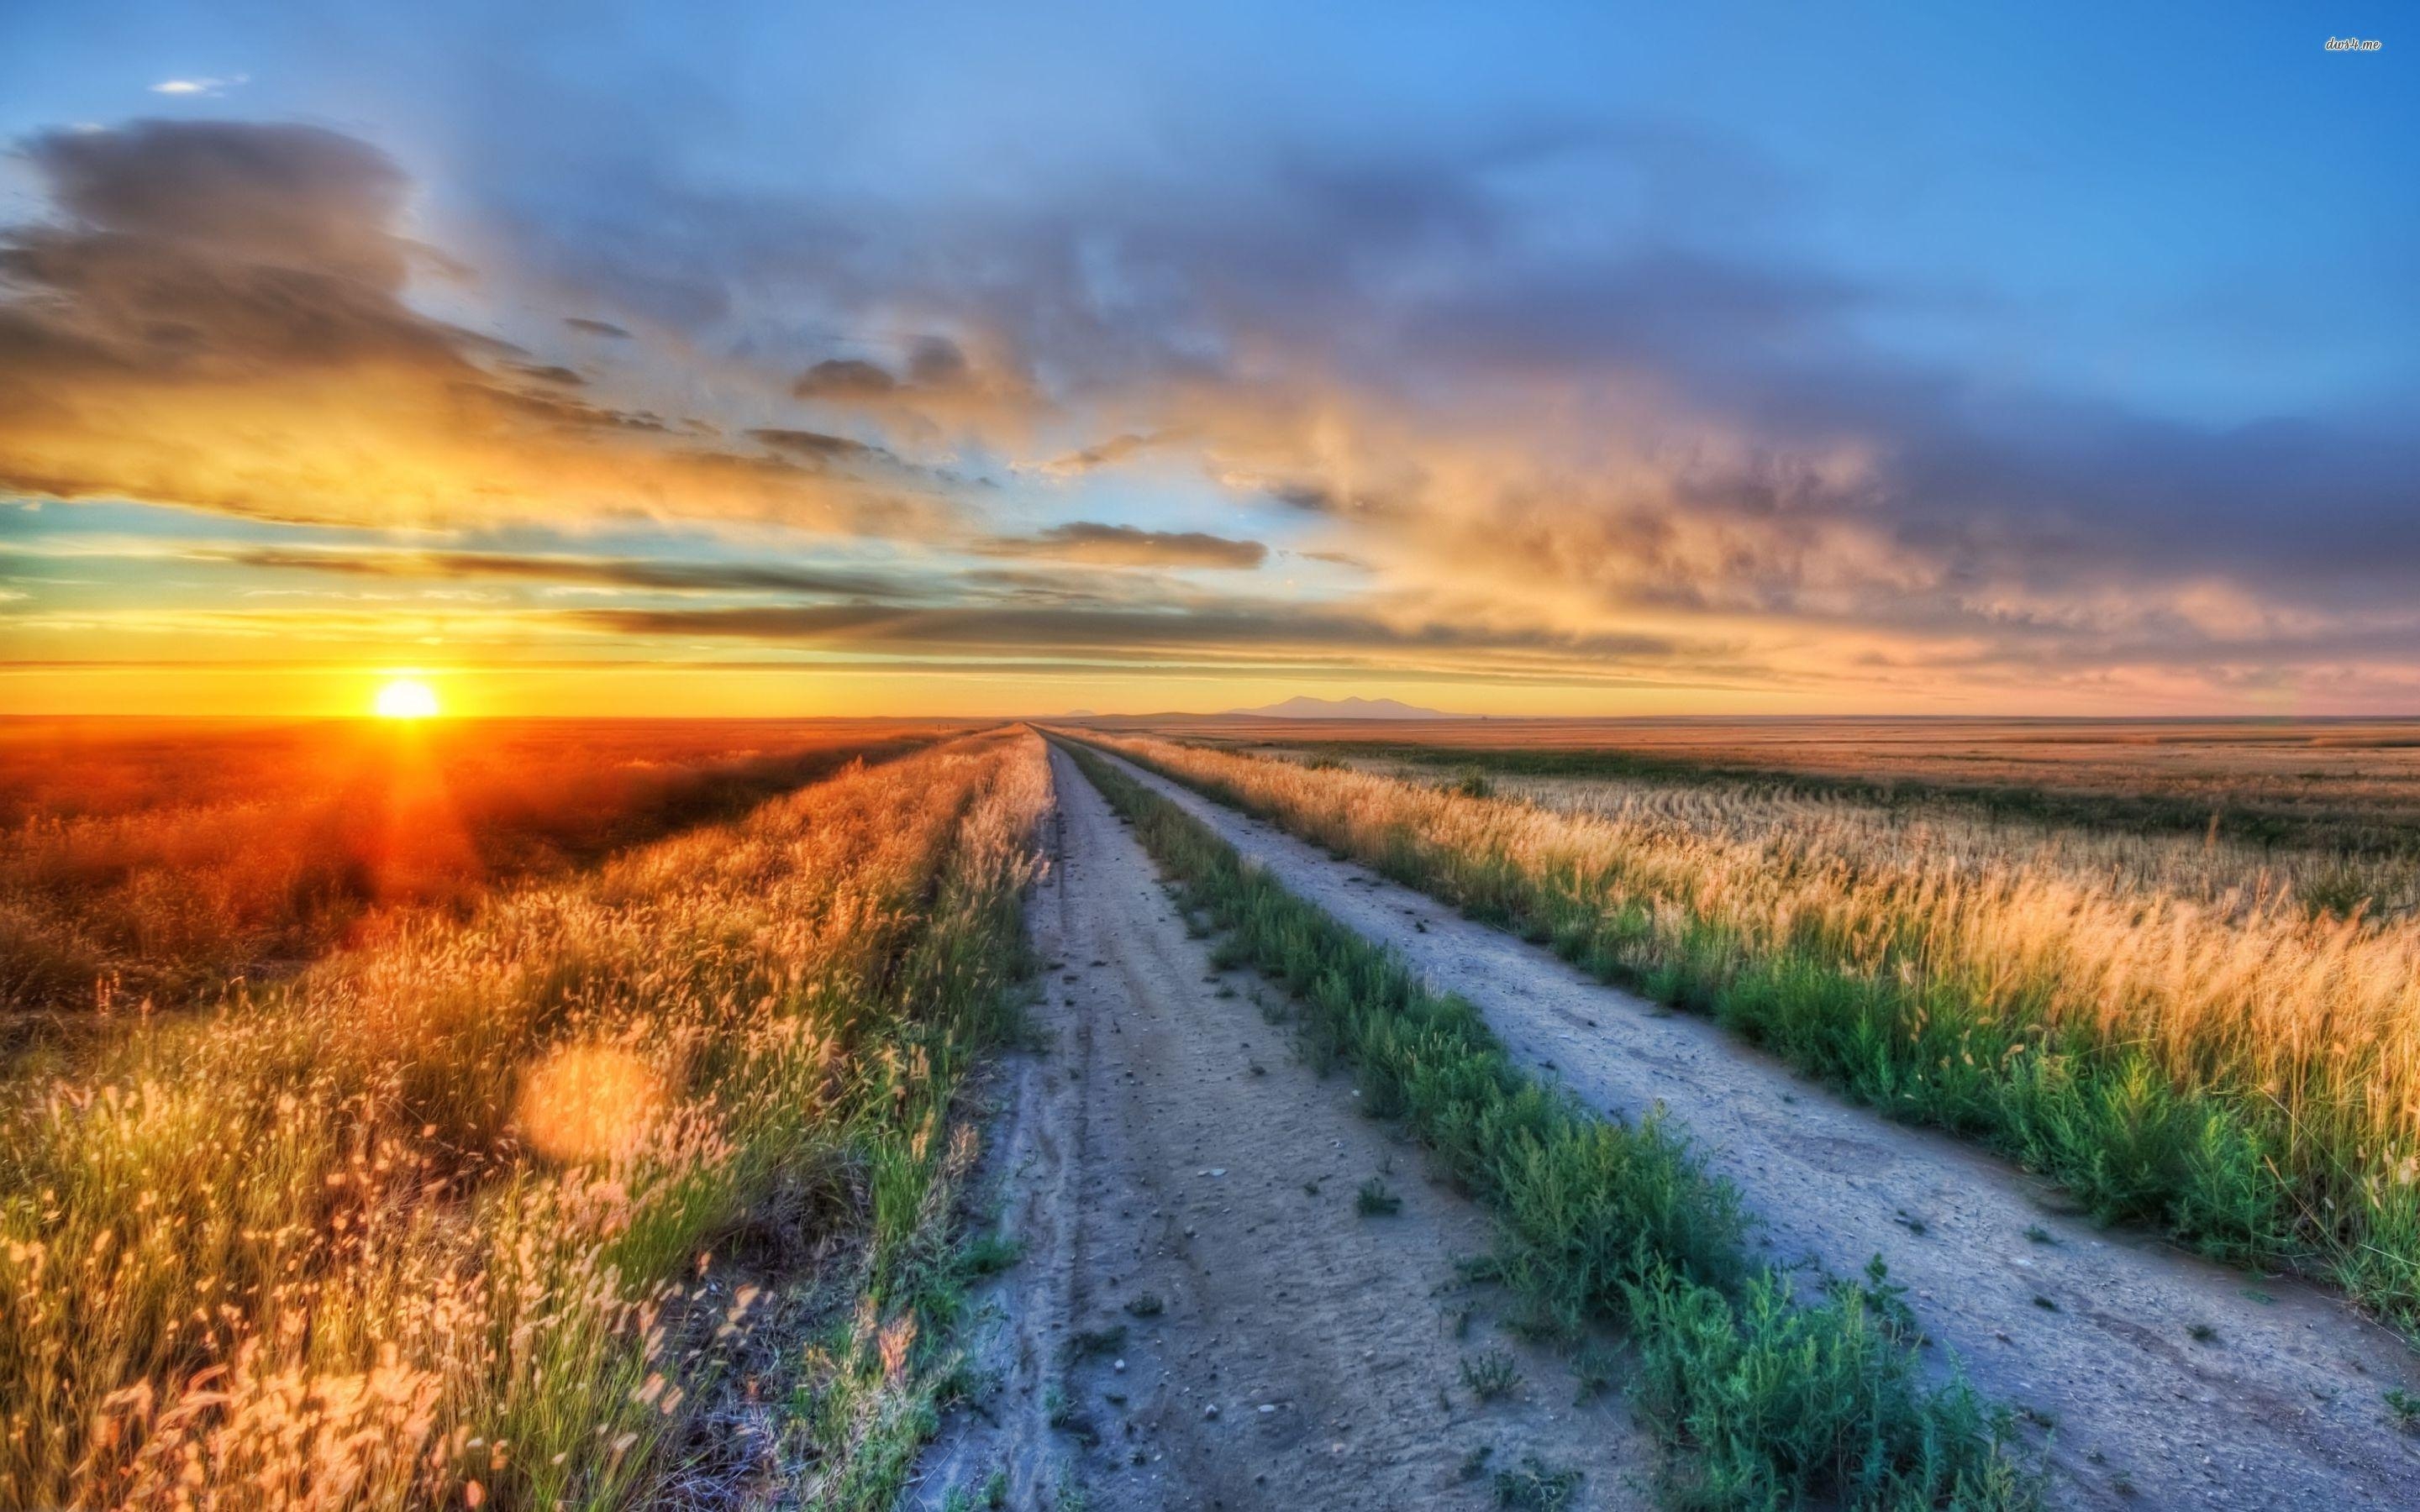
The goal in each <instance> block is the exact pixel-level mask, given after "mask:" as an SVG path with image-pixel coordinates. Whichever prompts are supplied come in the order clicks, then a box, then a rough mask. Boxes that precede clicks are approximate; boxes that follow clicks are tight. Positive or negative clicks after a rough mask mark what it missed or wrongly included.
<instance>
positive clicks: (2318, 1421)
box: [0, 719, 2420, 1512]
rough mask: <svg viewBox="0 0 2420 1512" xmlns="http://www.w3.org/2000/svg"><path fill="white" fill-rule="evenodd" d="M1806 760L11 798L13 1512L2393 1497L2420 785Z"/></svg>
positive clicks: (779, 754)
mask: <svg viewBox="0 0 2420 1512" xmlns="http://www.w3.org/2000/svg"><path fill="white" fill-rule="evenodd" d="M1622 728H1623V729H1628V728H1630V727H1622ZM1676 728H1677V727H1676ZM1825 728H1826V729H1827V731H1828V732H1829V733H1826V734H1825V735H1824V736H1823V738H1822V739H1821V740H1816V739H1813V738H1811V737H1810V738H1802V739H1798V740H1794V741H1786V740H1776V739H1772V738H1769V737H1768V735H1767V734H1766V733H1764V731H1763V730H1762V728H1761V727H1758V728H1756V729H1751V730H1748V731H1746V732H1745V733H1742V732H1741V731H1739V730H1731V731H1728V732H1726V733H1722V734H1721V736H1720V740H1721V742H1722V743H1721V744H1719V745H1718V746H1717V745H1708V746H1702V747H1701V746H1699V745H1695V744H1689V745H1685V746H1681V745H1674V744H1672V743H1671V742H1679V741H1683V734H1682V733H1676V732H1675V731H1665V732H1662V737H1663V738H1665V740H1666V743H1665V744H1661V745H1658V744H1655V743H1654V742H1652V741H1651V742H1646V743H1644V744H1643V745H1642V747H1641V748H1632V747H1629V746H1624V745H1615V744H1607V743H1606V742H1607V741H1608V740H1610V739H1611V738H1612V736H1611V734H1609V733H1608V732H1609V731H1611V730H1613V727H1610V726H1606V725H1584V726H1582V725H1575V726H1552V725H1544V724H1542V725H1537V726H1534V727H1533V726H1527V725H1525V726H1521V727H1519V728H1516V729H1512V730H1511V731H1510V733H1507V730H1506V727H1505V726H1504V725H1503V724H1502V723H1499V722H1494V721H1490V722H1488V723H1487V724H1485V725H1484V726H1481V725H1478V724H1453V725H1439V726H1435V727H1431V726H1427V725H1421V726H1416V727H1403V728H1398V727H1394V726H1385V727H1377V726H1371V725H1366V724H1365V725H1354V726H1341V725H1340V726H1306V725H1280V724H1278V723H1276V722H1258V723H1244V722H1239V721H1234V720H1220V719H1213V720H1202V721H1189V722H1184V723H1174V722H1171V723H1168V724H1166V725H1165V726H1164V727H1162V728H1156V729H1152V730H1147V731H1145V730H1137V729H1135V728H1132V727H1130V726H1128V727H1114V728H1113V727H1111V725H1110V722H1108V721H1099V722H1095V723H1094V724H1091V725H1088V726H1082V727H1076V726H1061V725H1055V724H1054V725H1050V726H1047V727H1038V728H1036V727H1026V726H1016V725H1012V726H1005V727H988V728H981V729H973V730H970V729H969V728H968V727H966V726H951V725H948V724H945V723H938V722H937V723H929V724H913V723H906V722H901V723H883V724H843V723H837V722H831V723H817V722H811V721H796V722H764V723H743V722H719V721H701V722H696V723H681V722H667V723H661V724H657V723H650V722H645V721H627V722H616V721H595V722H591V721H582V722H578V723H564V724H553V723H545V722H538V721H531V722H527V723H503V724H480V723H475V722H470V721H463V722H460V723H448V722H445V721H442V720H440V721H434V722H429V723H420V724H403V725H395V724H390V723H385V722H380V723H369V722H364V723H361V724H357V725H334V724H331V725H317V726H288V727H283V728H271V727H258V726H255V727H229V726H212V725H192V726H178V725H175V724H172V723H166V722H163V723H159V724H143V725H132V726H130V725H123V724H119V725H102V724H91V725H44V724H35V723H31V722H27V723H21V724H17V725H14V726H10V727H8V735H9V739H10V741H11V742H12V744H10V745H9V746H8V753H9V759H8V764H6V766H5V767H4V768H0V771H5V774H6V781H5V783H0V805H5V807H0V812H5V814H6V816H7V819H8V825H10V831H11V834H12V835H14V836H16V837H19V838H21V840H22V843H21V844H19V845H17V846H15V847H13V848H12V849H11V850H10V852H9V853H8V856H7V858H6V860H5V862H0V879H5V887H6V890H5V892H0V903H5V905H6V910H7V912H6V913H5V916H0V917H5V918H7V919H8V921H9V922H8V928H9V931H10V933H8V936H7V937H6V940H7V949H8V954H7V955H6V956H5V958H0V959H5V960H6V961H7V963H8V969H9V971H10V973H11V975H10V976H9V978H8V980H9V981H10V982H12V983H13V984H15V985H14V986H13V987H12V989H11V990H12V991H13V992H14V993H15V996H13V997H12V998H11V1000H10V1001H11V1007H12V1011H13V1013H14V1022H16V1023H17V1024H18V1025H20V1026H25V1025H35V1026H40V1027H39V1032H34V1031H30V1030H26V1029H24V1028H22V1027H21V1028H20V1029H19V1031H18V1034H17V1048H16V1053H15V1054H14V1055H12V1057H10V1059H9V1061H8V1065H7V1067H6V1068H5V1071H0V1295H5V1296H6V1297H7V1299H8V1314H7V1318H6V1327H5V1328H0V1506H8V1507H15V1506H29V1507H35V1506H39V1507H48V1506H61V1507H76V1508H86V1507H89V1508H104V1507H108V1508H116V1507H124V1508H140V1509H145V1512H149V1509H152V1508H162V1509H165V1508H182V1507H224V1508H230V1509H232V1508H239V1507H240V1508H251V1507H268V1508H290V1509H306V1508H307V1509H314V1512H318V1509H327V1512H339V1509H342V1512H352V1509H364V1512H366V1509H371V1508H389V1507H395V1508H441V1507H458V1506H475V1507H505V1508H513V1509H523V1508H527V1509H538V1508H561V1507H580V1508H595V1509H600V1512H601V1509H606V1508H622V1507H643V1506H644V1507H675V1508H700V1509H705V1508H741V1507H748V1508H755V1507H782V1506H801V1507H815V1508H825V1507H830V1508H879V1507H892V1506H909V1507H915V1508H919V1509H928V1512H952V1509H960V1508H971V1507H976V1506H985V1505H999V1506H1018V1507H1026V1506H1032V1507H1042V1508H1054V1509H1055V1508H1074V1507H1078V1506H1082V1507H1087V1508H1094V1509H1099V1512H1143V1509H1146V1508H1156V1507H1162V1506H1167V1505H1171V1504H1191V1503H1192V1502H1196V1501H1199V1502H1203V1503H1207V1502H1211V1501H1216V1502H1218V1503H1220V1504H1225V1505H1227V1506H1230V1507H1238V1506H1272V1507H1274V1506H1309V1505H1322V1506H1326V1505H1334V1506H1377V1505H1408V1504H1419V1505H1427V1504H1441V1505H1460V1506H1470V1507H1474V1508H1476V1507H1483V1506H1488V1505H1494V1506H1515V1507H1519V1506H1537V1507H1576V1506H1582V1505H1609V1506H1624V1507H1628V1506H1646V1505H1651V1504H1653V1505H1667V1506H1675V1507H1704V1508H1715V1507H1725V1508H1728V1507H1743V1506H1745V1507H1774V1508H1781V1507H1791V1506H1799V1505H1839V1506H1850V1507H1874V1508H1885V1507H1887V1508H1905V1507H1955V1508H1968V1509H1977V1512H1981V1509H2009V1512H2016V1509H2030V1508H2034V1507H2038V1506H2043V1505H2058V1506H2064V1505H2119V1504H2126V1503H2128V1502H2130V1501H2132V1500H2133V1499H2136V1498H2141V1499H2143V1500H2144V1502H2145V1504H2161V1505H2169V1504H2177V1505H2183V1504H2192V1505H2204V1504H2207V1505H2218V1506H2232V1505H2242V1506H2253V1505H2260V1504H2263V1502H2262V1498H2264V1497H2272V1498H2277V1499H2282V1500H2284V1501H2287V1502H2291V1503H2293V1504H2342V1505H2348V1506H2351V1505H2362V1504H2391V1502H2392V1500H2393V1496H2394V1494H2395V1493H2394V1491H2393V1488H2395V1487H2397V1486H2400V1485H2403V1484H2405V1478H2406V1477H2407V1476H2408V1475H2409V1474H2410V1473H2412V1470H2413V1467H2414V1465H2415V1464H2420V1432H2415V1429H2420V1370H2416V1369H2415V1361H2420V1351H2415V1350H2414V1349H2413V1348H2412V1339H2413V1338H2414V1337H2415V1336H2420V919H2415V918H2414V917H2413V914H2412V907H2411V902H2412V896H2413V878H2414V870H2413V869H2414V866H2415V864H2420V852H2415V851H2414V850H2413V849H2412V848H2411V847H2409V846H2407V845H2405V844H2403V843H2402V842H2401V841H2399V840H2397V838H2396V837H2397V835H2399V834H2400V833H2401V832H2402V830H2403V828H2404V827H2405V826H2406V825H2407V824H2408V822H2409V820H2408V816H2407V815H2406V814H2405V812H2404V811H2403V810H2401V809H2400V808H2398V807H2397V805H2398V804H2399V803H2400V802H2401V801H2402V799H2401V798H2399V797H2397V794H2398V793H2399V792H2401V787H2400V786H2399V784H2402V783H2404V781H2405V780H2406V779H2404V778H2403V777H2402V776H2400V775H2399V768H2398V767H2397V762H2398V761H2400V759H2401V758H2399V757H2397V756H2395V755H2394V754H2393V752H2395V751H2397V750H2399V749H2401V748H2400V747H2397V746H2393V745H2392V744H2390V743H2389V742H2390V740H2391V737H2392V736H2393V733H2394V732H2393V731H2392V730H2391V729H2389V728H2388V727H2385V726H2366V727H2362V729H2361V732H2360V738H2361V739H2363V740H2365V741H2367V742H2369V743H2370V744H2368V745H2366V746H2361V747H2358V748H2351V749H2355V750H2356V751H2358V752H2366V754H2357V755H2356V756H2354V757H2352V758H2349V759H2347V760H2345V761H2343V762H2341V763H2339V764H2338V765H2337V767H2336V768H2335V770H2336V775H2335V777H2333V778H2330V779H2326V780H2324V781H2323V780H2320V779H2310V785H2311V787H2312V788H2313V790H2314V791H2313V792H2312V793H2311V794H2310V795H2308V796H2309V797H2310V798H2311V801H2310V802H2309V803H2307V804H2305V805H2304V806H2303V807H2301V808H2300V809H2295V810H2291V811H2290V812H2288V810H2287V809H2286V808H2285V807H2282V806H2281V801H2280V800H2276V799H2275V798H2274V795H2273V772H2271V770H2270V769H2271V768H2273V767H2274V766H2275V765H2277V764H2279V763H2280V762H2281V761H2282V760H2283V758H2280V757H2278V756H2276V754H2275V752H2274V751H2273V749H2272V748H2271V746H2270V745H2269V744H2265V743H2264V742H2266V741H2267V740H2268V739H2269V736H2270V733H2269V732H2265V731H2250V730H2239V729H2235V728H2220V727H2209V728H2201V729H2197V731H2196V733H2195V735H2194V737H2193V741H2192V743H2191V744H2190V746H2189V747H2188V748H2189V749H2190V751H2191V752H2192V754H2191V755H2190V757H2187V756H2184V755H2182V754H2180V751H2179V749H2178V748H2172V747H2171V746H2170V745H2166V744H2158V743H2154V744H2150V745H2138V744H2136V738H2137V735H2138V733H2140V730H2141V729H2143V728H2148V727H2133V726H2128V727H2114V728H2111V729H2107V730H2103V729H2102V728H2101V727H2083V726H2074V727H2064V728H2054V727H2045V726H2034V725H2010V726H2008V727H2005V728H2002V727H1980V726H1978V727H1975V728H1972V729H1962V730H1960V731H1958V732H1955V733H1947V732H1945V729H1944V727H1937V726H1925V727H1921V728H1920V729H1910V728H1909V727H1903V726H1899V725H1877V726H1875V727H1873V728H1872V729H1871V730H1870V731H1869V732H1868V733H1867V736H1866V738H1868V739H1869V740H1870V741H1871V742H1872V744H1873V750H1872V751H1871V752H1869V754H1868V756H1867V757H1866V758H1863V759H1860V758H1859V757H1858V756H1857V755H1856V754H1855V752H1854V749H1853V748H1852V746H1853V742H1854V738H1855V737H1856V735H1857V730H1856V729H1855V728H1854V727H1851V726H1847V725H1838V726H1831V727H1825ZM2306 733H2307V732H2306ZM2335 733H2339V734H2340V733H2343V732H2335ZM1482 735H1484V736H1487V737H1489V738H1487V739H1482V738H1481V736H1482ZM2256 735H2257V736H2259V737H2260V738H2258V739H2256V738H2254V737H2255V736H2256ZM1712 738H1714V737H1711V736H1707V735H1705V734H1704V733H1703V732H1699V731H1692V732H1690V733H1687V734H1686V736H1685V739H1686V741H1690V742H1696V741H1701V740H1708V739H1712ZM1962 744H1963V745H1971V746H1972V747H1974V748H1976V749H1978V750H1982V749H1991V750H1993V752H1994V754H1993V755H1992V757H1991V758H1990V764H1991V769H1992V771H1993V773H1994V774H1995V775H1994V776H1993V779H1992V780H1991V781H1989V782H1974V781H1968V780H1965V779H1962V777H1960V776H1958V775H1957V774H1959V773H1960V772H1962V771H1963V770H1964V768H1963V766H1962V764H1960V762H1959V754H1958V753H1959V748H1960V747H1961V746H1962ZM2044 752H2048V754H2044ZM2136 753H2147V754H2140V755H2139V756H2138V755H2137V754H2136ZM70 756H71V757H72V759H71V760H70V759H66V758H67V757H70ZM2312 759H2313V760H2319V758H2312ZM2326 760H2329V761H2334V760H2335V758H2326ZM2187 765H2190V767H2191V769H2192V770H2193V771H2195V772H2198V773H2199V774H2201V775H2200V776H2199V777H2198V778H2196V779H2195V783H2197V784H2198V785H2195V786H2190V787H2187V786H2183V785H2180V778H2179V776H2178V774H2179V773H2180V771H2183V770H2185V769H2186V766H2187ZM2214 795H2223V806H2222V807H2220V808H2218V809H2216V810H2214V811H2216V812H2218V813H2219V815H2220V818H2219V822H2218V823H2217V824H2216V825H2212V824H2211V821H2210V819H2209V817H2208V815H2207V814H2203V815H2202V816H2201V817H2200V818H2198V819H2197V820H2189V819H2188V817H2187V816H2186V814H2185V812H2184V810H2180V809H2179V810H2172V809H2171V808H2170V807H2168V806H2172V805H2184V806H2187V807H2188V808H2196V809H2197V808H2198V806H2200V805H2202V804H2205V803H2212V802H2218V801H2220V799H2219V797H2217V796H2214ZM2262 795H2269V796H2265V797H2264V796H2262ZM2263 804H2266V805H2268V807H2261V805H2263ZM2254 813H2262V814H2271V815H2273V816H2275V825H2274V826H2273V828H2272V829H2270V830H2267V831H2256V830H2252V829H2249V828H2246V827H2244V826H2243V825H2242V821H2243V820H2244V819H2245V816H2247V815H2251V814H2254ZM1558 956H1559V957H1560V958H1561V959H1560V960H1558V959H1556V958H1557V957H1558ZM1574 964H1576V965H1577V966H1579V967H1580V968H1582V969H1581V970H1580V971H1579V972H1576V973H1575V972H1574V971H1573V969H1572V966H1573V965H1574ZM146 1000H147V1002H148V1005H149V1007H150V1008H151V1009H153V1010H155V1011H131V1010H134V1009H136V1008H138V1007H139V1006H141V1005H142V1004H143V1003H144V1002H145V1001H146ZM1945 1133H1946V1134H1948V1135H1950V1136H1953V1137H1950V1138H1944V1137H1942V1134H1945Z"/></svg>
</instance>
